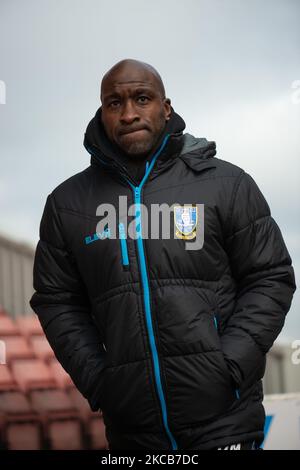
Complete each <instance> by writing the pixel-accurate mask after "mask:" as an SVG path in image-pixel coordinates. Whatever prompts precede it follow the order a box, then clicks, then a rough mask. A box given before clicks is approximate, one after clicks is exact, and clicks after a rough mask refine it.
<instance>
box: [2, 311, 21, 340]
mask: <svg viewBox="0 0 300 470" xmlns="http://www.w3.org/2000/svg"><path fill="white" fill-rule="evenodd" d="M19 334H20V330H19V327H18V325H17V324H16V323H15V322H14V321H13V320H12V319H11V318H10V317H7V316H6V315H2V316H1V321H0V339H1V338H2V337H3V336H17V335H19Z"/></svg>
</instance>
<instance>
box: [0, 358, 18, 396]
mask: <svg viewBox="0 0 300 470" xmlns="http://www.w3.org/2000/svg"><path fill="white" fill-rule="evenodd" d="M5 390H17V383H16V381H15V379H14V377H13V375H12V374H11V371H10V370H9V368H8V366H7V365H4V364H2V365H0V391H5Z"/></svg>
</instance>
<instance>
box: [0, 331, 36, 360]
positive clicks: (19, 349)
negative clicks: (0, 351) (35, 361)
mask: <svg viewBox="0 0 300 470" xmlns="http://www.w3.org/2000/svg"><path fill="white" fill-rule="evenodd" d="M1 340H2V341H4V343H5V346H6V362H7V363H8V364H9V363H10V362H11V360H12V359H28V358H34V352H33V349H32V348H31V347H30V346H29V344H28V342H27V341H26V339H25V338H23V337H22V336H2V337H1Z"/></svg>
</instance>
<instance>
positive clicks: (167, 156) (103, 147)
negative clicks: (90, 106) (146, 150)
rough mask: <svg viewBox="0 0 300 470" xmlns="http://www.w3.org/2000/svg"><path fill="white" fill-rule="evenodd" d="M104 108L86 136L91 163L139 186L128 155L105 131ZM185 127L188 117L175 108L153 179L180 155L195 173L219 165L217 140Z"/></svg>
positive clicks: (94, 119) (166, 130) (98, 112)
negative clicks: (128, 167)
mask: <svg viewBox="0 0 300 470" xmlns="http://www.w3.org/2000/svg"><path fill="white" fill-rule="evenodd" d="M101 110H102V108H101V107H100V108H99V109H98V110H97V112H96V114H95V116H94V117H93V118H92V119H91V121H90V122H89V124H88V126H87V129H86V132H85V136H84V146H85V148H86V150H87V151H88V152H89V153H90V155H91V164H92V165H99V166H101V167H102V168H103V169H105V171H107V172H108V173H110V174H111V175H112V176H113V177H114V178H117V179H119V180H120V179H121V180H122V181H124V178H126V179H129V180H131V182H132V183H133V184H134V185H136V184H137V182H136V181H134V179H133V178H132V176H131V175H130V174H129V172H128V169H127V168H126V162H127V157H126V155H125V154H123V153H122V152H121V151H120V149H119V148H118V147H117V146H115V145H114V144H113V143H112V142H111V141H110V140H109V139H108V137H107V135H106V133H105V130H104V127H103V124H102V121H101ZM184 129H185V122H184V120H183V119H182V118H181V116H179V114H177V113H176V112H175V111H174V109H173V108H172V107H171V117H170V120H169V121H168V122H167V124H166V127H165V129H164V132H163V133H162V135H161V138H160V141H159V142H158V145H157V148H159V147H160V145H161V144H162V142H163V140H164V138H165V137H166V135H167V134H169V138H168V140H167V143H166V145H165V146H164V148H163V151H162V152H161V153H160V155H159V157H158V158H157V160H156V162H155V165H154V168H153V170H152V172H151V175H150V179H152V178H153V177H155V176H156V175H157V174H159V173H161V172H162V171H165V169H166V168H168V167H169V166H170V165H172V164H173V162H174V160H175V159H176V158H180V159H181V160H182V161H183V162H184V163H185V165H187V166H188V167H189V168H190V169H191V170H193V171H195V172H201V171H202V170H205V169H207V168H214V167H215V166H216V164H215V159H214V158H212V157H214V156H215V155H216V144H215V142H214V141H207V139H205V138H197V137H194V136H193V135H191V134H188V133H185V134H183V130H184ZM151 158H152V155H150V160H151ZM147 160H149V158H147Z"/></svg>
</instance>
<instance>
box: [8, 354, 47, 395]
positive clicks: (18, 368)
mask: <svg viewBox="0 0 300 470" xmlns="http://www.w3.org/2000/svg"><path fill="white" fill-rule="evenodd" d="M11 370H12V373H13V376H14V378H15V380H16V382H17V383H18V385H19V387H20V388H21V389H22V390H23V391H24V392H28V391H30V390H34V389H41V388H55V386H56V383H55V380H54V378H53V375H52V373H51V369H50V368H49V367H48V366H47V364H45V363H44V362H43V361H41V360H40V359H14V360H12V362H11Z"/></svg>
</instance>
